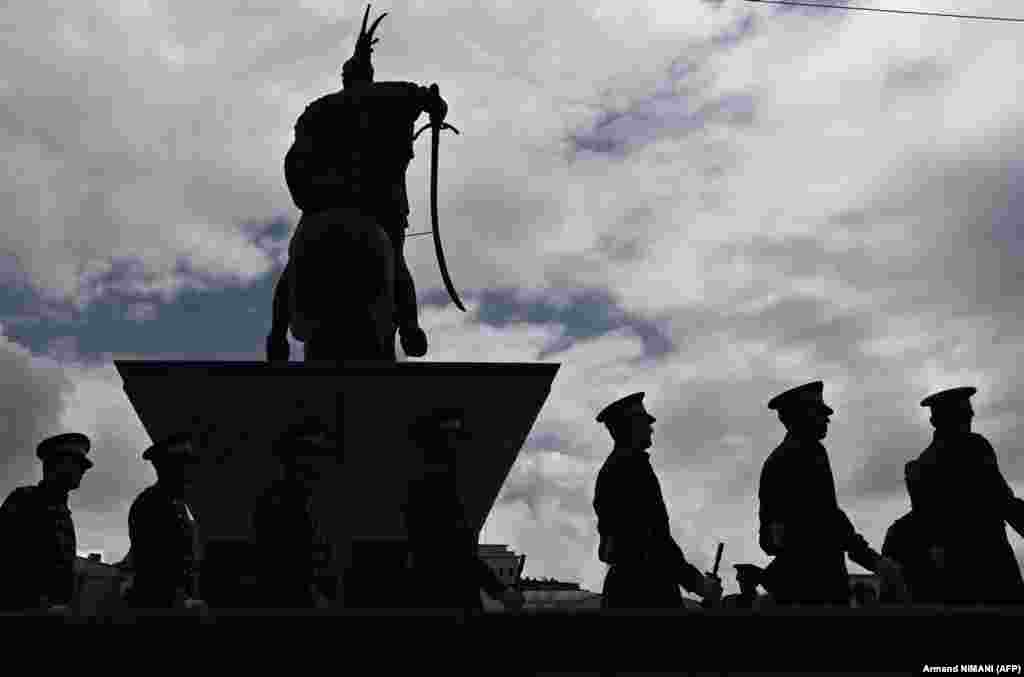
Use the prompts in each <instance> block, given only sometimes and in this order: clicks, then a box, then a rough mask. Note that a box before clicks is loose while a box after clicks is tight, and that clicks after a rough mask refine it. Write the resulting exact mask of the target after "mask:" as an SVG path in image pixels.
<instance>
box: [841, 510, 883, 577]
mask: <svg viewBox="0 0 1024 677" xmlns="http://www.w3.org/2000/svg"><path fill="white" fill-rule="evenodd" d="M837 510H838V514H837V519H838V523H839V524H838V527H837V528H838V529H839V533H840V536H841V538H842V543H843V547H844V549H845V550H846V554H847V555H849V557H850V559H851V560H853V561H854V562H856V563H857V564H859V565H861V566H862V567H864V568H865V569H867V570H868V571H875V570H877V568H878V560H879V557H880V555H879V554H878V553H877V552H876V551H875V550H874V549H873V548H872V547H871V545H870V544H869V543H868V541H867V539H866V538H864V537H863V536H861V535H860V534H859V533H857V530H856V529H855V528H854V526H853V522H851V521H850V517H849V516H848V515H847V514H846V511H844V510H843V509H842V508H838V509H837Z"/></svg>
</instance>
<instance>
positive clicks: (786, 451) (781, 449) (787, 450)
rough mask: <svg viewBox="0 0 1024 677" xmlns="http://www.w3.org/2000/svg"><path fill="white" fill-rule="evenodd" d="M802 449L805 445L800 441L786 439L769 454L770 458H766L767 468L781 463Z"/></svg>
mask: <svg viewBox="0 0 1024 677" xmlns="http://www.w3.org/2000/svg"><path fill="white" fill-rule="evenodd" d="M802 448H803V445H802V444H801V443H800V442H799V441H798V440H794V439H788V438H787V439H784V440H782V441H781V442H779V443H778V444H777V445H776V446H775V448H774V449H772V450H771V451H770V452H769V453H768V457H767V458H765V460H764V464H765V465H766V466H767V465H775V464H777V463H781V462H782V461H785V460H786V459H787V458H789V457H790V456H792V455H793V454H794V453H795V452H797V451H799V450H800V449H802Z"/></svg>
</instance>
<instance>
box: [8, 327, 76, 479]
mask: <svg viewBox="0 0 1024 677" xmlns="http://www.w3.org/2000/svg"><path fill="white" fill-rule="evenodd" d="M0 374H2V381H3V383H4V384H6V389H5V390H6V392H5V394H4V398H3V402H4V404H3V406H2V409H0V425H2V427H3V431H2V432H3V440H4V445H3V447H4V449H3V453H2V457H0V465H2V466H3V469H4V477H5V478H6V480H7V481H6V482H5V487H4V490H5V495H6V492H9V491H10V490H11V489H13V488H14V486H16V485H17V484H19V483H22V482H25V481H28V482H34V481H36V480H38V479H40V478H41V477H42V474H41V470H39V468H38V460H37V459H36V457H35V450H36V445H37V444H39V442H40V441H41V440H42V439H43V438H44V437H47V436H49V435H56V434H58V433H61V432H68V431H66V430H61V429H60V428H61V425H60V422H61V415H62V413H63V412H64V409H65V406H66V402H65V398H66V397H67V396H68V395H69V394H70V392H71V391H72V390H73V387H74V386H73V383H72V381H71V380H70V379H69V378H68V376H67V375H66V374H65V373H64V370H63V369H62V368H61V367H60V366H59V365H58V364H56V363H55V362H54V361H52V360H49V359H44V358H38V357H34V356H32V355H31V354H30V353H29V352H28V351H27V350H25V349H24V348H23V347H22V346H19V345H17V344H15V343H12V342H11V341H10V340H9V339H8V338H7V337H6V336H4V337H0Z"/></svg>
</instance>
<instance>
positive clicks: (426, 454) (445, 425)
mask: <svg viewBox="0 0 1024 677" xmlns="http://www.w3.org/2000/svg"><path fill="white" fill-rule="evenodd" d="M410 437H411V438H412V440H413V441H414V442H415V443H416V444H418V445H419V447H420V448H421V449H422V450H423V458H424V461H425V462H426V463H427V464H428V465H442V466H449V467H453V468H454V464H455V459H456V454H457V451H458V449H459V447H460V446H461V445H462V444H463V443H464V442H465V441H467V440H469V439H472V435H471V434H470V433H469V431H468V429H467V427H466V415H465V412H464V411H462V410H461V409H456V408H443V409H437V410H435V411H433V412H431V413H430V414H428V415H427V416H424V417H423V418H421V419H419V420H417V421H416V422H415V423H413V425H412V427H411V429H410Z"/></svg>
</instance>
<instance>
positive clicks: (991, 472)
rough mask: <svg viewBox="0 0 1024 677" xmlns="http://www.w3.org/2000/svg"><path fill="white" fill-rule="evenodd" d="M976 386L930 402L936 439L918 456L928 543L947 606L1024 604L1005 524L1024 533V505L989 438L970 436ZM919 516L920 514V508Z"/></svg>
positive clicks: (1022, 586)
mask: <svg viewBox="0 0 1024 677" xmlns="http://www.w3.org/2000/svg"><path fill="white" fill-rule="evenodd" d="M976 392H977V389H975V388H969V387H968V388H953V389H951V390H944V391H942V392H938V393H935V394H933V395H930V396H928V397H926V398H925V399H924V400H922V401H921V406H923V407H930V408H931V410H932V414H931V423H932V426H934V428H935V434H934V437H933V438H932V442H931V444H930V445H928V448H927V449H925V450H924V452H922V453H921V455H920V456H919V457H918V459H917V460H918V463H919V464H920V472H921V479H920V490H919V493H920V504H921V510H920V512H921V518H922V522H923V529H924V531H925V535H924V538H925V539H927V545H928V546H929V551H930V554H931V557H932V561H933V564H935V565H936V566H937V567H938V568H939V570H940V573H939V578H940V581H941V593H942V601H943V602H945V603H949V604H979V603H980V604H1007V603H1013V604H1019V603H1021V602H1024V582H1022V580H1021V573H1020V567H1019V566H1018V564H1017V560H1016V558H1015V557H1014V555H1013V549H1012V548H1011V547H1010V543H1009V541H1008V539H1007V537H1006V524H1007V523H1009V524H1010V526H1012V527H1013V528H1014V530H1015V531H1016V532H1017V533H1018V534H1021V535H1024V501H1022V500H1021V499H1019V498H1017V497H1016V496H1014V494H1013V491H1012V490H1011V489H1010V486H1009V485H1008V484H1007V483H1006V479H1005V478H1004V477H1003V474H1002V473H1001V472H1000V470H999V463H998V461H997V460H996V452H995V450H994V449H993V448H992V445H991V444H989V442H988V440H986V439H985V438H984V437H982V436H981V435H979V434H978V433H975V432H972V431H971V421H972V420H973V418H974V410H973V408H972V407H971V402H970V398H971V396H972V395H974V394H975V393H976ZM915 512H917V508H915Z"/></svg>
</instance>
